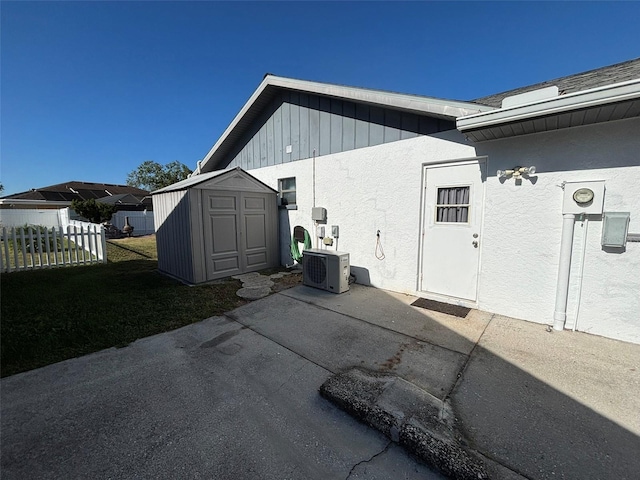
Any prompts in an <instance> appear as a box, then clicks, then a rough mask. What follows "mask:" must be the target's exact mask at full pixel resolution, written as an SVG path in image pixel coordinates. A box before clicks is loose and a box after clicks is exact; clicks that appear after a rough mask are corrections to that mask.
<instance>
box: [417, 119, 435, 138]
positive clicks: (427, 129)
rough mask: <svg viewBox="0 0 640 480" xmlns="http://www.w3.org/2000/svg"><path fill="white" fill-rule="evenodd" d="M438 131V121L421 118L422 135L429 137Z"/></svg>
mask: <svg viewBox="0 0 640 480" xmlns="http://www.w3.org/2000/svg"><path fill="white" fill-rule="evenodd" d="M437 131H438V119H437V118H431V117H420V125H419V132H420V135H429V134H430V133H435V132H437Z"/></svg>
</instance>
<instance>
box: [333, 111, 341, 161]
mask: <svg viewBox="0 0 640 480" xmlns="http://www.w3.org/2000/svg"><path fill="white" fill-rule="evenodd" d="M341 151H342V102H341V101H340V100H334V99H331V153H338V152H341Z"/></svg>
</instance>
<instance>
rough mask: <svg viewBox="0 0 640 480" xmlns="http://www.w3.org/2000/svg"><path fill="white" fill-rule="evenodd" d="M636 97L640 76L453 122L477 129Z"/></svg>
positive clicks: (637, 96)
mask: <svg viewBox="0 0 640 480" xmlns="http://www.w3.org/2000/svg"><path fill="white" fill-rule="evenodd" d="M637 98H640V79H637V80H629V81H627V82H621V83H616V84H613V85H606V86H604V87H598V88H592V89H589V90H583V91H581V92H574V93H570V94H568V95H561V96H559V97H554V98H551V99H546V100H540V101H536V102H531V103H526V104H523V105H516V106H513V107H510V108H499V109H497V110H493V111H490V112H483V113H477V114H473V115H467V116H463V117H460V118H458V119H457V121H456V125H457V128H458V130H460V131H461V132H463V133H464V132H466V131H469V130H478V129H481V128H486V127H491V126H496V125H500V124H503V123H510V122H516V121H522V120H527V119H531V118H535V117H541V116H547V115H553V114H559V113H563V112H567V111H571V110H578V109H584V108H590V107H597V106H603V105H607V104H610V103H616V102H622V101H625V100H634V99H637Z"/></svg>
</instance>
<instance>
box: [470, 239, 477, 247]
mask: <svg viewBox="0 0 640 480" xmlns="http://www.w3.org/2000/svg"><path fill="white" fill-rule="evenodd" d="M471 245H473V248H478V242H477V241H476V240H474V241H473V242H471Z"/></svg>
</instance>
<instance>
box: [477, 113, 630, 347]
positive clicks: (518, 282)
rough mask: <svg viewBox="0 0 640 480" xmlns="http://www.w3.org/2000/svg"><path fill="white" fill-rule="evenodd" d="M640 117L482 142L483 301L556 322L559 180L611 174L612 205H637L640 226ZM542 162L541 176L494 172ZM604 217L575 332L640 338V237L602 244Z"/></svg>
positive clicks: (592, 245) (577, 237) (573, 293)
mask: <svg viewBox="0 0 640 480" xmlns="http://www.w3.org/2000/svg"><path fill="white" fill-rule="evenodd" d="M638 132H640V120H639V119H632V120H622V121H618V122H612V123H610V124H600V125H591V126H585V127H577V128H571V129H566V130H560V131H555V132H548V133H542V134H535V135H527V136H523V137H515V138H510V139H503V140H497V141H493V142H487V143H483V144H479V145H478V146H477V148H476V150H477V152H478V153H479V154H483V155H487V156H488V159H489V160H488V161H489V175H490V176H489V177H488V179H487V184H486V203H485V217H484V218H485V222H484V228H483V245H482V268H481V272H480V286H479V308H481V309H483V310H487V311H491V312H497V313H501V314H504V315H509V316H512V317H516V318H523V319H526V320H530V321H535V322H540V323H552V320H553V312H554V306H555V293H556V284H557V274H558V261H559V254H560V238H561V232H562V201H563V190H562V189H561V188H560V187H559V186H558V185H560V184H562V182H574V181H584V180H604V181H605V188H606V192H605V202H604V210H605V211H627V212H631V223H630V228H629V231H630V232H640V193H638V190H637V188H638V186H640V136H639V135H638ZM516 165H521V166H529V165H535V166H536V167H537V169H538V173H537V174H536V177H537V178H536V181H535V183H533V182H530V181H528V180H523V182H522V184H521V185H516V183H515V181H514V180H513V179H510V180H506V181H505V182H504V183H501V182H500V181H499V180H498V178H497V177H496V176H495V172H496V170H497V169H504V168H512V167H514V166H516ZM583 233H584V228H583V226H582V223H581V222H579V221H577V222H576V225H575V232H574V252H573V256H572V266H571V281H570V290H569V297H568V308H567V322H566V328H572V327H573V324H574V322H575V313H576V307H577V295H578V279H577V274H578V271H579V261H580V253H581V249H582V235H583ZM601 235H602V218H601V217H600V216H590V217H589V223H588V236H587V249H586V251H585V268H584V279H583V283H582V295H581V303H580V308H579V318H578V330H581V331H586V332H590V333H594V334H598V335H603V336H607V337H610V338H616V339H621V340H626V341H631V342H635V343H640V313H639V312H640V244H639V243H628V244H627V248H626V251H624V252H622V253H612V252H607V251H604V250H603V249H602V247H601V246H600V238H601Z"/></svg>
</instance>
